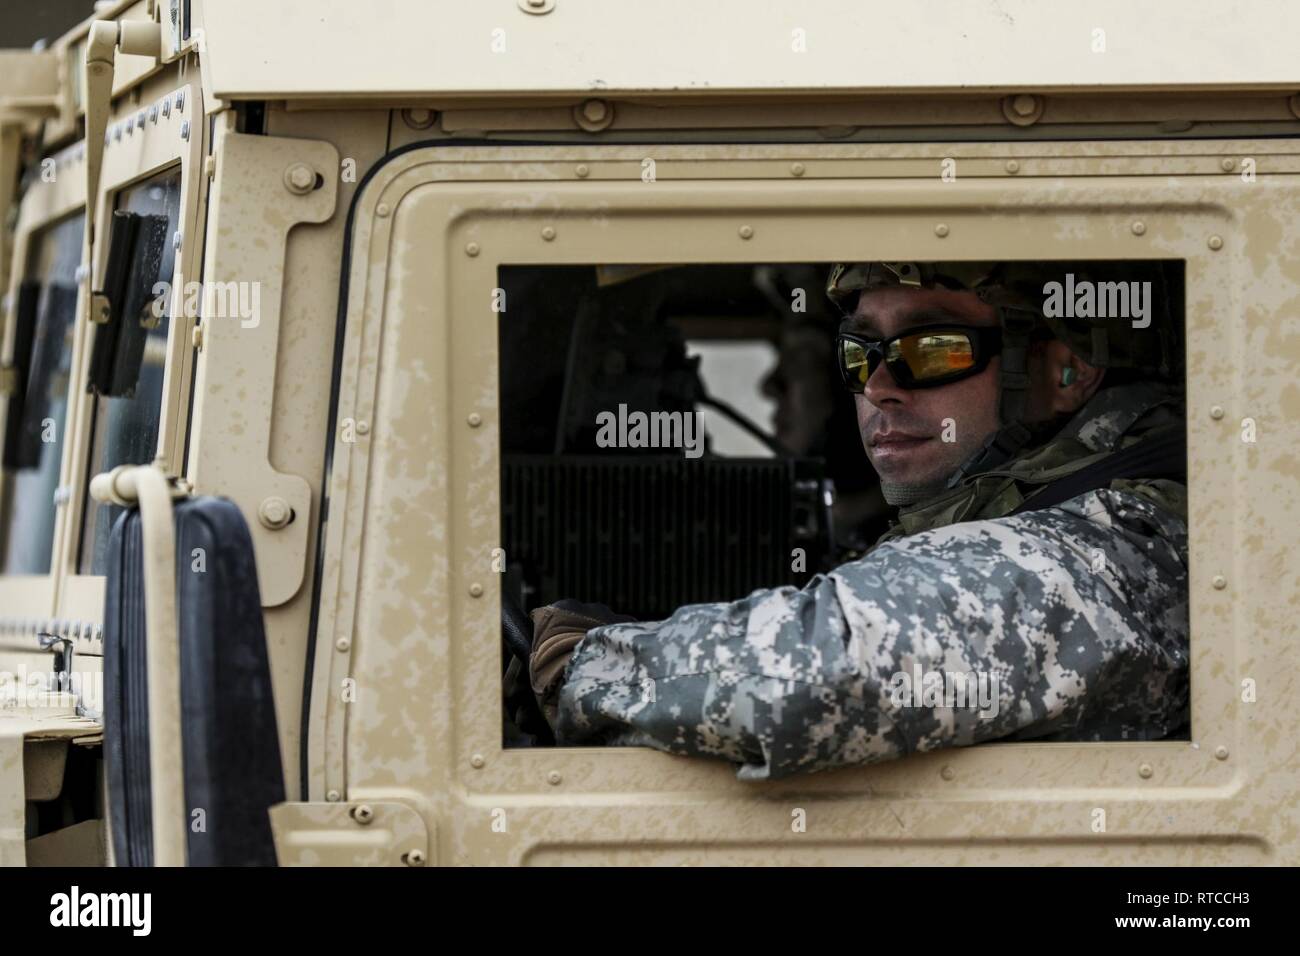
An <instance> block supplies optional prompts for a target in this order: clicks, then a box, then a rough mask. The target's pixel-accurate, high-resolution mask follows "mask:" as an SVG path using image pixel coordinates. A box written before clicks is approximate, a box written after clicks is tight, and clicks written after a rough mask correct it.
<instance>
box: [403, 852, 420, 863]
mask: <svg viewBox="0 0 1300 956" xmlns="http://www.w3.org/2000/svg"><path fill="white" fill-rule="evenodd" d="M402 862H403V863H405V864H406V865H407V866H424V851H423V850H408V851H406V852H405V853H403V854H402Z"/></svg>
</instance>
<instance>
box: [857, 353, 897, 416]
mask: <svg viewBox="0 0 1300 956" xmlns="http://www.w3.org/2000/svg"><path fill="white" fill-rule="evenodd" d="M862 394H863V395H864V396H865V397H866V399H867V401H869V402H870V403H871V404H872V405H875V406H877V407H879V406H881V405H885V404H889V403H891V402H892V403H895V404H898V403H901V402H906V401H907V389H905V388H900V387H899V385H898V382H896V381H895V380H894V376H893V375H891V374H890V372H889V366H888V365H886V364H885V363H884V362H881V363H880V364H879V365H877V366H876V370H875V371H874V372H872V373H871V377H870V378H868V379H867V384H866V385H865V386H863V389H862Z"/></svg>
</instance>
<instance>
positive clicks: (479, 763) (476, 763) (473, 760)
mask: <svg viewBox="0 0 1300 956" xmlns="http://www.w3.org/2000/svg"><path fill="white" fill-rule="evenodd" d="M486 763H487V761H486V760H485V759H483V755H482V754H474V756H472V757H470V758H469V765H470V766H471V767H473V768H474V769H475V770H481V769H482V768H483V765H484V764H486Z"/></svg>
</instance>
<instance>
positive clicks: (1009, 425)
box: [885, 290, 1038, 501]
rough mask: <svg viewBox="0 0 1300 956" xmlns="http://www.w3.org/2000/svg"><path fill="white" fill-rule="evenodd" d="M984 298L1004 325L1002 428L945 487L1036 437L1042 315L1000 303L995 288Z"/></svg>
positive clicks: (1000, 395)
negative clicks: (1036, 340)
mask: <svg viewBox="0 0 1300 956" xmlns="http://www.w3.org/2000/svg"><path fill="white" fill-rule="evenodd" d="M980 298H982V299H984V301H986V302H989V303H990V304H991V305H993V307H994V309H995V310H996V311H997V316H998V324H999V325H1000V326H1001V327H1002V362H1001V370H1000V372H999V374H998V386H999V393H998V418H999V419H1000V420H1001V421H1002V427H1001V428H999V429H998V430H997V431H995V432H994V433H993V434H992V435H990V436H989V437H988V439H987V440H985V442H984V444H983V445H981V446H980V448H979V449H978V450H977V451H976V452H975V454H973V455H971V456H970V457H969V458H967V459H966V461H964V462H963V463H962V464H961V466H960V467H959V468H958V469H957V470H956V471H955V472H953V475H952V477H951V478H950V479H948V481H947V482H946V483H945V485H944V487H945V488H956V487H957V486H958V485H960V484H961V483H962V481H963V480H965V479H966V478H968V477H969V476H971V475H978V474H979V473H981V472H984V471H988V470H989V469H991V468H997V467H998V466H999V465H1001V464H1003V463H1004V462H1006V461H1007V460H1008V459H1010V458H1012V457H1014V456H1015V455H1016V454H1018V453H1019V452H1020V450H1021V449H1022V448H1024V447H1025V446H1026V445H1028V444H1029V443H1030V441H1031V440H1032V439H1033V437H1034V432H1033V430H1031V429H1030V428H1029V427H1028V426H1027V425H1025V423H1024V422H1025V416H1026V414H1027V412H1028V408H1029V342H1030V336H1031V335H1032V333H1033V331H1034V326H1035V325H1036V324H1037V322H1038V315H1037V313H1035V312H1033V311H1032V310H1030V309H1027V308H1024V307H1023V306H1020V305H1015V304H1011V303H1007V302H998V301H997V298H998V296H997V294H996V293H995V292H993V291H992V290H990V292H989V293H986V294H984V295H981V296H980ZM885 500H886V501H888V500H889V499H888V497H886V499H885Z"/></svg>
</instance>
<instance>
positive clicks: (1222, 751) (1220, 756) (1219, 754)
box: [1214, 747, 1228, 760]
mask: <svg viewBox="0 0 1300 956" xmlns="http://www.w3.org/2000/svg"><path fill="white" fill-rule="evenodd" d="M1214 756H1215V759H1216V760H1227V759H1228V748H1227V747H1215V748H1214Z"/></svg>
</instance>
